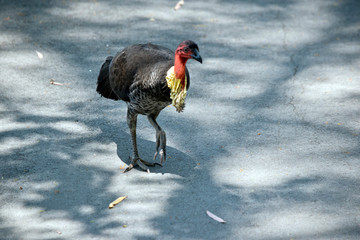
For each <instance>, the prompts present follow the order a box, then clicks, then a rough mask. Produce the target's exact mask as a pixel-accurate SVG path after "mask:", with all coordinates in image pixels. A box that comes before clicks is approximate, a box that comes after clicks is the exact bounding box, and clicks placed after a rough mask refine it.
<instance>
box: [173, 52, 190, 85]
mask: <svg viewBox="0 0 360 240" xmlns="http://www.w3.org/2000/svg"><path fill="white" fill-rule="evenodd" d="M187 60H188V59H187V58H182V57H181V56H179V55H178V54H175V63H174V72H175V76H176V78H177V79H181V80H182V81H184V80H185V73H186V70H185V69H186V67H185V65H186V62H187Z"/></svg>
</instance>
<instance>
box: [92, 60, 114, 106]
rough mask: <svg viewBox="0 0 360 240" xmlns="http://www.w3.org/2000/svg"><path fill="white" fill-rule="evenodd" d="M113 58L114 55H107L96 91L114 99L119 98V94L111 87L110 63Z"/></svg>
mask: <svg viewBox="0 0 360 240" xmlns="http://www.w3.org/2000/svg"><path fill="white" fill-rule="evenodd" d="M112 59H113V57H112V56H110V57H107V58H106V60H105V62H104V64H103V65H102V66H101V69H100V72H99V76H98V80H97V88H96V91H97V92H98V93H99V94H100V95H101V96H103V97H106V98H110V99H113V100H119V98H118V96H117V95H116V94H115V93H114V92H113V90H112V89H111V86H110V81H109V65H110V63H111V60H112Z"/></svg>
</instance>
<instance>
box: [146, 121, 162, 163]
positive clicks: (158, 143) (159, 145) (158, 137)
mask: <svg viewBox="0 0 360 240" xmlns="http://www.w3.org/2000/svg"><path fill="white" fill-rule="evenodd" d="M157 116H158V114H156V115H153V114H150V115H148V119H149V122H150V123H151V125H152V126H153V127H154V128H155V130H156V152H155V155H154V160H155V159H156V157H157V155H158V154H159V155H160V164H162V163H163V162H165V160H166V134H165V131H163V130H162V129H161V127H160V126H159V124H158V123H157V122H156V118H157ZM159 149H160V150H159Z"/></svg>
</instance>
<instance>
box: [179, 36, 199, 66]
mask: <svg viewBox="0 0 360 240" xmlns="http://www.w3.org/2000/svg"><path fill="white" fill-rule="evenodd" d="M175 56H178V57H180V58H181V59H182V60H183V61H184V62H185V63H186V61H187V60H188V59H190V58H192V59H195V60H196V61H198V62H200V63H202V58H201V56H200V53H199V47H198V45H197V44H196V43H195V42H193V41H191V40H185V41H183V42H181V43H180V44H179V46H178V47H177V49H176V51H175Z"/></svg>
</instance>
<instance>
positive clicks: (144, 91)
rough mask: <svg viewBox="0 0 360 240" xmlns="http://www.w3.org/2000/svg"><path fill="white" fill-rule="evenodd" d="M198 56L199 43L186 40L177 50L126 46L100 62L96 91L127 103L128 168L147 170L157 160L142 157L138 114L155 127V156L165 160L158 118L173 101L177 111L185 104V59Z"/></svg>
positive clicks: (163, 132) (151, 46)
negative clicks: (129, 160)
mask: <svg viewBox="0 0 360 240" xmlns="http://www.w3.org/2000/svg"><path fill="white" fill-rule="evenodd" d="M189 59H195V60H197V61H199V62H200V63H202V58H201V56H200V54H199V48H198V46H197V44H196V43H195V42H193V41H191V40H186V41H183V42H181V43H180V44H179V46H178V47H177V49H176V51H175V53H174V52H173V51H171V50H170V49H168V48H165V47H162V46H158V45H154V44H151V43H148V44H136V45H131V46H129V47H126V48H125V49H123V50H122V51H120V52H118V53H117V54H116V55H115V56H114V57H112V56H110V57H107V58H106V60H105V63H104V64H103V65H102V66H101V69H100V73H99V76H98V81H97V89H96V91H97V92H98V93H99V94H101V95H102V96H103V97H105V98H109V99H113V100H123V101H125V102H126V103H127V106H128V109H127V123H128V126H129V128H130V134H131V140H132V145H133V152H134V156H133V158H132V160H131V163H130V164H129V166H128V168H127V169H126V170H125V172H127V171H129V170H131V169H132V168H134V167H135V166H137V165H138V166H139V167H140V168H142V169H143V170H145V171H149V170H148V167H149V166H150V167H153V166H155V165H156V164H158V163H150V162H147V161H145V160H143V159H141V158H140V157H139V153H138V149H137V144H136V122H137V116H138V114H142V115H146V116H147V118H148V120H149V122H150V123H151V125H152V126H153V127H154V128H155V130H156V152H155V155H154V161H155V160H156V157H157V156H158V155H159V156H160V164H159V165H161V164H162V163H163V162H164V161H165V160H166V135H165V131H164V130H162V129H161V127H160V126H159V124H158V123H157V122H156V118H157V117H158V115H159V113H160V111H161V110H162V109H164V108H165V107H166V106H168V105H170V104H172V105H173V106H174V107H175V108H176V110H177V111H178V112H181V111H183V109H184V107H185V98H186V94H187V90H188V88H189V86H190V74H189V72H188V70H187V68H186V62H187V60H189Z"/></svg>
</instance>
